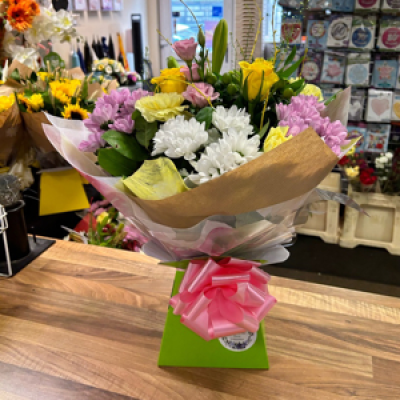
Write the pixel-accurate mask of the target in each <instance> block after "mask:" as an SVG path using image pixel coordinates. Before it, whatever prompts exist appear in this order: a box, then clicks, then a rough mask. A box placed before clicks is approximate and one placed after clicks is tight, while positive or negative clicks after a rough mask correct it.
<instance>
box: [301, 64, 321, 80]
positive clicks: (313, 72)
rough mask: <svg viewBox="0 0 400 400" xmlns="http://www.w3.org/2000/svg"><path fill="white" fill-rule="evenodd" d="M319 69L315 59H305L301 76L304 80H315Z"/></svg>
mask: <svg viewBox="0 0 400 400" xmlns="http://www.w3.org/2000/svg"><path fill="white" fill-rule="evenodd" d="M319 71H320V69H319V66H318V64H317V63H316V62H315V61H306V62H305V63H304V67H303V78H304V79H305V80H306V81H315V80H316V79H317V77H318V74H319Z"/></svg>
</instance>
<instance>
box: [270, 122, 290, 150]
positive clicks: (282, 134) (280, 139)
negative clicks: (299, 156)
mask: <svg viewBox="0 0 400 400" xmlns="http://www.w3.org/2000/svg"><path fill="white" fill-rule="evenodd" d="M288 130H289V127H288V126H278V127H277V128H272V129H271V130H270V131H269V134H268V137H267V138H266V139H265V142H264V153H268V152H269V151H271V150H273V149H275V147H278V146H279V145H281V144H282V143H285V142H287V141H288V140H290V139H291V138H292V137H293V136H286V134H287V132H288Z"/></svg>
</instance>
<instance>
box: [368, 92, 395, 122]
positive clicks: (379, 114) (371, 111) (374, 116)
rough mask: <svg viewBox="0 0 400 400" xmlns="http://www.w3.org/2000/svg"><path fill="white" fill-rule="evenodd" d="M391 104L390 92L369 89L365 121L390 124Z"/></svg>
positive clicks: (391, 95)
mask: <svg viewBox="0 0 400 400" xmlns="http://www.w3.org/2000/svg"><path fill="white" fill-rule="evenodd" d="M392 102H393V93H392V92H389V91H386V90H376V89H369V90H368V105H367V113H366V116H365V119H366V120H367V121H368V122H390V121H391V118H392Z"/></svg>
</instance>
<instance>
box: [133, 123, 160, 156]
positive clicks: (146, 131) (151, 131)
mask: <svg viewBox="0 0 400 400" xmlns="http://www.w3.org/2000/svg"><path fill="white" fill-rule="evenodd" d="M135 128H136V139H137V141H138V142H139V143H140V144H141V145H142V146H143V147H145V148H146V149H148V148H149V146H150V143H151V141H152V139H153V137H154V135H155V134H156V132H157V130H158V125H157V122H147V121H146V120H145V119H144V118H143V117H140V118H138V119H136V122H135Z"/></svg>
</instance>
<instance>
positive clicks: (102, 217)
mask: <svg viewBox="0 0 400 400" xmlns="http://www.w3.org/2000/svg"><path fill="white" fill-rule="evenodd" d="M105 219H107V220H109V219H110V216H109V215H108V212H107V211H104V212H102V213H101V214H100V215H98V216H97V218H96V221H97V223H98V224H101V223H102V222H103V221H104V220H105Z"/></svg>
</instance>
